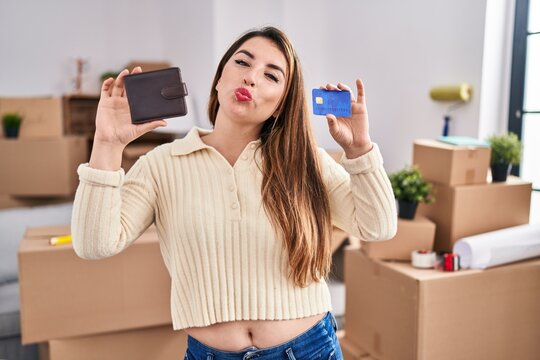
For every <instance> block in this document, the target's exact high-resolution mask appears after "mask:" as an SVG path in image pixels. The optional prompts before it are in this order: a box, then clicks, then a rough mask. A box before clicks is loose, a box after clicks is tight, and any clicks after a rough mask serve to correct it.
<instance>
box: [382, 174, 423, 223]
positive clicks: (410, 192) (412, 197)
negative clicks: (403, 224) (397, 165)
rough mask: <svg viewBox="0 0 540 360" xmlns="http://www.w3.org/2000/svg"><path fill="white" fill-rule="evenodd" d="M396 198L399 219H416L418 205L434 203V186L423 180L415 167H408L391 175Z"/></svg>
mask: <svg viewBox="0 0 540 360" xmlns="http://www.w3.org/2000/svg"><path fill="white" fill-rule="evenodd" d="M389 178H390V182H391V183H392V189H393V190H394V196H395V197H396V199H397V200H398V206H399V217H400V218H402V219H414V216H415V214H416V209H417V207H418V203H420V202H423V203H427V204H429V203H432V202H433V201H434V197H433V195H432V193H431V189H432V186H431V184H430V183H428V182H427V181H425V180H424V179H423V178H422V174H421V173H420V170H419V169H418V168H417V167H415V166H407V167H405V168H403V169H402V170H399V171H397V172H395V173H392V174H389Z"/></svg>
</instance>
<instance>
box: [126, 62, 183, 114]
mask: <svg viewBox="0 0 540 360" xmlns="http://www.w3.org/2000/svg"><path fill="white" fill-rule="evenodd" d="M124 84H125V89H126V96H127V99H128V103H129V111H130V113H131V122H132V123H133V124H140V123H145V122H148V121H152V120H161V119H167V118H171V117H177V116H184V115H186V114H187V107H186V99H185V97H186V96H187V94H188V92H187V87H186V84H185V83H184V82H182V75H181V73H180V69H179V68H177V67H172V68H168V69H162V70H155V71H148V72H142V73H138V74H130V75H126V76H125V77H124Z"/></svg>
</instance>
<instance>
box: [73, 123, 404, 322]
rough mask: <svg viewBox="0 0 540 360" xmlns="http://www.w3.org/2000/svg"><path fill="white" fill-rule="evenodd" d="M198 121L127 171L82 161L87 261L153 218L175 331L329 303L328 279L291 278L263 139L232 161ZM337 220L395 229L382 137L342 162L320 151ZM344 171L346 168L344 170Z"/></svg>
mask: <svg viewBox="0 0 540 360" xmlns="http://www.w3.org/2000/svg"><path fill="white" fill-rule="evenodd" d="M203 133H207V131H206V130H202V129H198V128H193V129H192V130H191V131H190V132H189V134H188V135H187V136H186V137H185V138H183V139H180V140H176V141H174V142H172V143H169V144H164V145H160V146H158V147H156V148H155V149H154V150H152V151H150V152H149V153H148V154H146V155H145V156H142V157H141V158H140V159H139V160H138V161H137V162H136V163H135V164H134V165H133V167H132V168H131V169H130V171H129V172H128V173H127V175H125V177H124V171H123V170H122V169H121V170H118V171H104V170H97V169H92V168H90V167H89V166H88V164H81V165H80V166H79V168H78V170H77V171H78V174H79V179H80V184H79V187H78V189H77V193H76V196H75V203H74V208H73V216H72V223H71V230H72V235H73V246H74V249H75V252H76V253H77V255H78V256H80V257H82V258H84V259H100V258H105V257H109V256H113V255H115V254H118V253H119V252H121V251H122V250H124V249H125V248H127V247H128V246H129V245H131V244H132V242H133V241H134V240H135V239H137V238H138V237H139V236H140V235H141V234H142V233H143V232H144V231H145V230H146V229H147V228H148V226H150V225H151V224H152V223H154V222H155V225H156V228H157V231H158V236H159V240H160V248H161V252H162V255H163V260H164V262H165V265H166V267H167V269H168V271H169V273H170V275H171V279H172V281H171V286H172V288H171V312H172V320H173V327H174V329H175V330H177V329H183V328H188V327H193V326H207V325H210V324H213V323H218V322H225V321H232V320H257V319H260V320H274V319H295V318H301V317H306V316H310V315H315V314H321V313H323V312H325V311H328V310H331V309H332V306H331V303H330V293H329V290H328V286H327V284H326V282H325V281H321V282H318V283H312V284H311V285H309V286H308V287H306V288H298V287H296V286H295V285H294V284H293V283H292V282H290V281H288V280H287V263H288V261H287V253H286V251H285V248H284V246H282V244H281V243H280V241H278V240H277V238H276V237H275V233H274V231H273V229H272V225H271V222H270V220H269V218H268V217H267V216H266V213H265V211H264V207H263V205H262V202H261V181H262V174H261V172H260V171H259V170H258V167H257V164H256V162H260V152H259V151H257V152H255V148H256V146H257V144H258V143H259V142H260V140H257V141H253V142H251V143H250V144H248V145H247V146H246V148H245V149H244V151H243V152H242V153H241V155H240V157H239V158H238V161H237V162H236V163H235V164H234V166H231V165H230V164H229V163H228V162H227V161H226V160H225V158H224V157H223V156H222V155H221V154H220V153H219V152H217V151H216V150H215V149H214V148H212V147H210V146H207V145H206V144H205V143H203V142H202V140H201V139H200V135H201V134H203ZM319 157H320V160H321V162H322V167H323V177H324V181H325V183H326V185H327V189H328V194H329V198H330V206H331V215H332V220H333V223H334V224H335V225H336V226H338V227H339V228H341V229H343V230H345V231H346V232H348V233H349V234H351V235H354V236H357V237H359V238H361V239H364V240H379V239H388V238H391V237H392V236H394V234H395V232H396V223H397V216H396V209H395V200H394V196H393V193H392V188H391V185H390V182H389V180H388V177H387V175H386V173H385V171H384V169H383V166H382V164H383V162H382V157H381V155H380V152H379V150H378V148H377V145H374V148H373V149H372V150H371V151H370V152H369V153H367V154H365V155H363V156H361V157H359V158H357V159H346V158H345V156H343V158H342V159H341V163H342V165H343V166H340V165H338V164H337V163H336V162H335V161H334V160H333V159H332V158H331V157H330V156H329V155H328V154H327V153H326V152H325V151H324V150H322V149H319ZM345 170H346V171H345Z"/></svg>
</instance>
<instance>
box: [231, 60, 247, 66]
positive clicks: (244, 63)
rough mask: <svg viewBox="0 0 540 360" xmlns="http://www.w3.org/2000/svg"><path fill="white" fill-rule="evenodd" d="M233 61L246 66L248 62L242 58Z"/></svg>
mask: <svg viewBox="0 0 540 360" xmlns="http://www.w3.org/2000/svg"><path fill="white" fill-rule="evenodd" d="M234 62H235V63H237V64H238V65H241V66H248V65H249V64H248V63H247V62H245V61H244V60H234Z"/></svg>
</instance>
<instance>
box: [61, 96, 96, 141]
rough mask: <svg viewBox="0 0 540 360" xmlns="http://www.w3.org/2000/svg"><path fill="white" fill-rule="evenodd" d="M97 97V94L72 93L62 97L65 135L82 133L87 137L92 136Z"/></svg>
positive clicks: (94, 129)
mask: <svg viewBox="0 0 540 360" xmlns="http://www.w3.org/2000/svg"><path fill="white" fill-rule="evenodd" d="M99 97H100V95H99V94H95V95H91V94H86V95H83V94H73V95H65V96H63V97H62V106H63V109H64V121H63V123H64V134H65V135H84V136H86V137H87V138H89V139H91V138H93V137H94V133H95V132H96V113H97V108H98V104H99Z"/></svg>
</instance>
